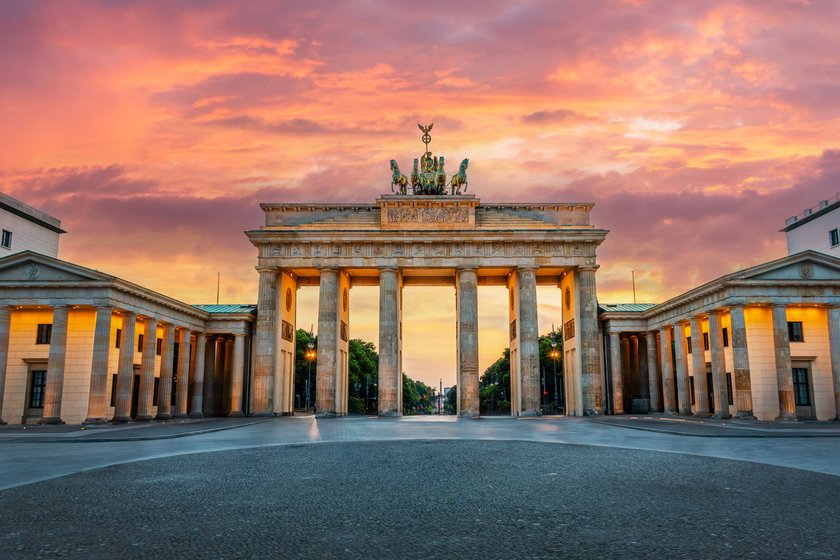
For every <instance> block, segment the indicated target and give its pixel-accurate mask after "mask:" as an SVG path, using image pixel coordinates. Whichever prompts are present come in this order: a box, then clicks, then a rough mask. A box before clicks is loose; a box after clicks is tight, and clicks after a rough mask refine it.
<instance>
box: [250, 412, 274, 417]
mask: <svg viewBox="0 0 840 560" xmlns="http://www.w3.org/2000/svg"><path fill="white" fill-rule="evenodd" d="M251 416H253V417H255V418H274V413H273V412H254V413H252V414H251Z"/></svg>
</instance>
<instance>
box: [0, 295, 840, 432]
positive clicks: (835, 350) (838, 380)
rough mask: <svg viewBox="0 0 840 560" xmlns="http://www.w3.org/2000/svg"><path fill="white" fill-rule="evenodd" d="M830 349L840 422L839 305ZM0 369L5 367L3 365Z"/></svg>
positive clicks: (832, 318)
mask: <svg viewBox="0 0 840 560" xmlns="http://www.w3.org/2000/svg"><path fill="white" fill-rule="evenodd" d="M828 347H829V351H830V353H831V375H832V377H833V378H834V409H835V411H836V414H837V419H838V420H840V306H837V305H833V306H831V307H829V308H828ZM0 367H3V366H2V363H0ZM2 388H3V386H2V381H0V397H2V394H3V391H2ZM0 406H2V405H0Z"/></svg>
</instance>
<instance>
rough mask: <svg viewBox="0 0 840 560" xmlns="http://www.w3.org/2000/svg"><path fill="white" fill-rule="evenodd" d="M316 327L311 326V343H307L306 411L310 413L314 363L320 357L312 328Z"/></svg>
mask: <svg viewBox="0 0 840 560" xmlns="http://www.w3.org/2000/svg"><path fill="white" fill-rule="evenodd" d="M313 326H314V325H310V327H309V342H307V343H306V354H305V356H306V361H307V362H309V371H308V373H307V374H306V410H307V411H308V410H309V409H310V407H311V405H312V403H311V400H310V399H311V390H310V387H311V383H312V362H313V361H315V358H317V357H318V354H317V353H316V352H315V341H314V340H313V338H314V336H313V334H312V328H313Z"/></svg>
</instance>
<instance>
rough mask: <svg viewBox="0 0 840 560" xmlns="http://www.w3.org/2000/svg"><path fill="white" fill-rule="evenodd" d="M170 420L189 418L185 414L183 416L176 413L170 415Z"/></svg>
mask: <svg viewBox="0 0 840 560" xmlns="http://www.w3.org/2000/svg"><path fill="white" fill-rule="evenodd" d="M172 418H179V419H180V418H189V416H188V415H187V414H184V413H183V412H176V413H175V414H173V415H172Z"/></svg>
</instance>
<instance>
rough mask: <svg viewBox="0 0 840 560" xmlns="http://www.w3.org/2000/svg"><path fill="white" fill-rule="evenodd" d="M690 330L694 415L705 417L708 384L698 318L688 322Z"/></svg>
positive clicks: (707, 404) (701, 333)
mask: <svg viewBox="0 0 840 560" xmlns="http://www.w3.org/2000/svg"><path fill="white" fill-rule="evenodd" d="M689 325H690V327H689V328H690V329H691V372H692V374H693V375H694V415H695V416H701V417H707V416H711V413H710V412H709V383H708V381H707V378H706V352H705V350H704V348H703V328H702V326H701V323H700V317H692V318H691V319H690V321H689Z"/></svg>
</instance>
